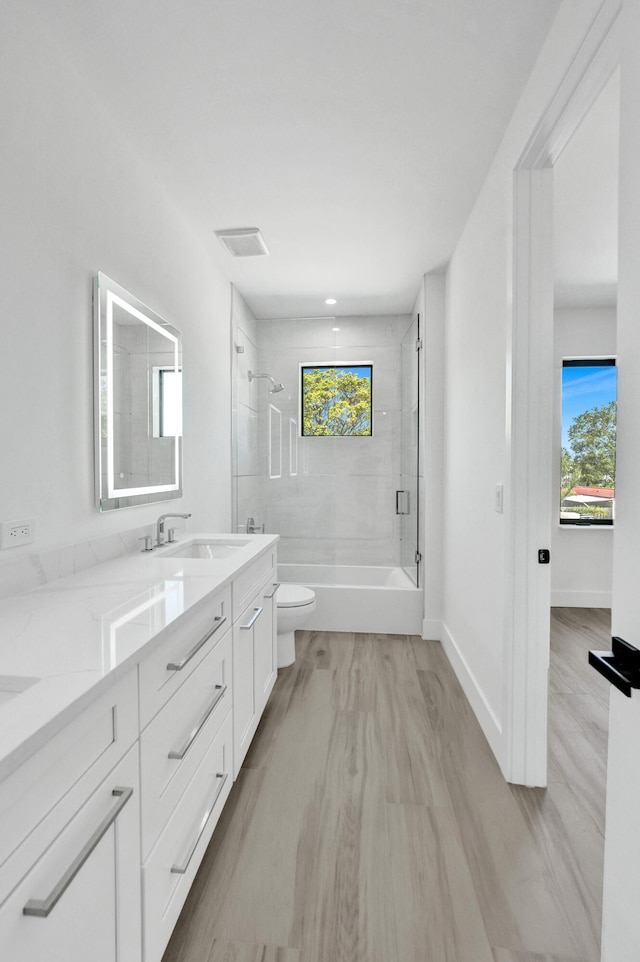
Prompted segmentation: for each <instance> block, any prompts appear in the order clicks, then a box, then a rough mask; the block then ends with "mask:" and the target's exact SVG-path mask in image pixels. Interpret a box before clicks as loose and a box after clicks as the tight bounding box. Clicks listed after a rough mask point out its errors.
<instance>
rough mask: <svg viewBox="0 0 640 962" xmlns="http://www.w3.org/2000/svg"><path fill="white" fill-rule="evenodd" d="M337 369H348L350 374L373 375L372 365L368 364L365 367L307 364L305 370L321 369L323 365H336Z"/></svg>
mask: <svg viewBox="0 0 640 962" xmlns="http://www.w3.org/2000/svg"><path fill="white" fill-rule="evenodd" d="M334 366H335V369H336V370H337V371H346V372H348V373H349V374H357V375H358V377H371V365H369V364H367V365H366V366H364V367H357V366H356V367H345V365H343V364H336V365H333V364H317V365H313V364H305V365H304V367H303V371H314V370H319V369H321V368H323V367H334Z"/></svg>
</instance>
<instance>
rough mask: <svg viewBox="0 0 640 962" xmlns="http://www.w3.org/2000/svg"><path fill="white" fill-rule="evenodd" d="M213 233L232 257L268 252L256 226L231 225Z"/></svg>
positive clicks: (255, 255)
mask: <svg viewBox="0 0 640 962" xmlns="http://www.w3.org/2000/svg"><path fill="white" fill-rule="evenodd" d="M215 233H216V237H217V238H218V239H219V241H220V243H221V244H223V245H224V246H225V247H226V248H227V250H228V251H229V253H230V254H232V255H233V257H257V256H260V255H261V254H268V253H269V251H268V250H267V245H266V244H265V242H264V240H263V238H262V234H261V233H260V230H259V228H257V227H231V228H229V229H228V230H217V231H216V232H215Z"/></svg>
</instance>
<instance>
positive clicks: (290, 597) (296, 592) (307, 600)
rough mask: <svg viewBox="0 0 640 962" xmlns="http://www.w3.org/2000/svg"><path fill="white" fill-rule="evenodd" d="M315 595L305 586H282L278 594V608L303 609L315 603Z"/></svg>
mask: <svg viewBox="0 0 640 962" xmlns="http://www.w3.org/2000/svg"><path fill="white" fill-rule="evenodd" d="M315 597H316V596H315V593H314V592H313V591H312V590H311V588H305V586H304V585H291V584H281V585H280V587H279V588H278V591H277V592H276V605H277V607H278V608H301V607H303V606H304V605H310V604H312V603H313V602H314V601H315Z"/></svg>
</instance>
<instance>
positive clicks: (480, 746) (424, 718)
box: [163, 608, 610, 962]
mask: <svg viewBox="0 0 640 962" xmlns="http://www.w3.org/2000/svg"><path fill="white" fill-rule="evenodd" d="M608 614H609V613H608V612H607V611H604V610H596V611H593V610H589V611H587V610H585V609H566V608H565V609H552V666H551V674H550V710H549V726H550V744H549V748H550V769H549V774H550V780H549V787H548V788H547V789H544V790H537V789H524V788H520V787H516V786H510V785H507V784H506V783H505V781H504V780H503V778H502V776H501V774H500V771H499V769H498V767H497V765H496V763H495V761H494V759H493V756H492V754H491V752H490V750H489V748H488V746H487V743H486V741H485V739H484V736H483V735H482V733H481V731H480V729H479V727H478V725H477V723H476V721H475V718H474V716H473V714H472V712H471V710H470V708H469V706H468V704H467V702H466V700H465V698H464V696H463V694H462V691H461V689H460V687H459V685H458V683H457V681H456V679H455V676H454V675H453V672H452V670H451V668H450V667H449V664H448V662H447V659H446V657H445V655H444V653H443V651H442V649H441V647H440V645H439V644H438V643H436V642H425V641H422V640H421V639H419V638H415V637H405V636H390V635H356V634H349V633H332V632H299V633H298V635H297V639H296V647H297V660H296V663H295V664H294V665H293V666H291V667H290V668H288V669H285V670H283V671H281V672H280V675H279V678H278V682H277V684H276V687H275V689H274V692H273V695H272V697H271V699H270V702H269V704H268V706H267V710H266V712H265V715H264V717H263V720H262V722H261V724H260V727H259V729H258V732H257V733H256V736H255V739H254V742H253V744H252V746H251V748H250V750H249V753H248V755H247V758H246V760H245V764H244V767H243V769H242V771H241V774H240V776H239V777H238V780H237V782H236V784H235V785H234V788H233V790H232V792H231V795H230V797H229V801H228V802H227V805H226V807H225V810H224V812H223V814H222V817H221V821H220V824H219V826H218V828H217V829H216V832H215V834H214V838H213V840H212V842H211V845H210V846H209V849H208V852H207V854H206V856H205V859H204V861H203V863H202V865H201V868H200V871H199V872H198V875H197V877H196V880H195V883H194V886H193V888H192V890H191V893H190V895H189V898H188V900H187V902H186V904H185V907H184V909H183V912H182V915H181V917H180V919H179V921H178V924H177V926H176V929H175V931H174V934H173V936H172V939H171V942H170V943H169V946H168V947H167V951H166V953H165V956H164V960H163V962H598V960H599V958H600V949H599V940H600V911H601V909H600V906H601V886H602V850H603V825H604V789H605V768H606V728H607V704H608V691H607V685H606V683H605V682H604V680H603V679H601V678H599V676H598V675H597V674H596V672H594V671H593V670H592V669H590V668H588V666H587V663H586V651H587V650H588V649H589V648H590V647H599V648H604V647H609V630H610V629H609V619H608Z"/></svg>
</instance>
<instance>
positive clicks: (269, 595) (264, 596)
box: [262, 581, 280, 598]
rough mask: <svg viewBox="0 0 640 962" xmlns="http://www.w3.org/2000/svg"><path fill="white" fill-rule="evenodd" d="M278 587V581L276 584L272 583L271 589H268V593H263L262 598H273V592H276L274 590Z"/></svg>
mask: <svg viewBox="0 0 640 962" xmlns="http://www.w3.org/2000/svg"><path fill="white" fill-rule="evenodd" d="M279 587H280V582H279V581H278V582H277V584H274V585H273V591H270V592H269V594H268V595H263V596H262V597H263V598H273V596H274V595H275V593H276V591H277V590H278V588H279Z"/></svg>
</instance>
